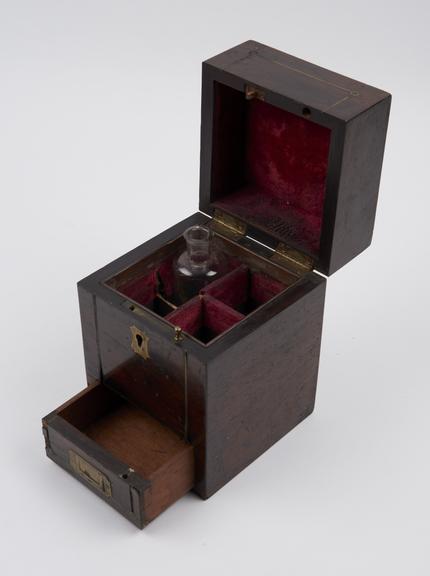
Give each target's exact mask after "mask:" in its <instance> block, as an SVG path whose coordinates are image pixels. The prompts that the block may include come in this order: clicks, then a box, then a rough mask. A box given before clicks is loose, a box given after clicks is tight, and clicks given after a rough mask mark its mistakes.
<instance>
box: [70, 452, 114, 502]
mask: <svg viewBox="0 0 430 576" xmlns="http://www.w3.org/2000/svg"><path fill="white" fill-rule="evenodd" d="M69 461H70V466H71V467H72V468H73V470H74V471H75V472H76V474H78V476H80V477H81V478H83V479H84V480H85V481H86V482H88V484H90V485H91V486H92V487H93V488H97V490H100V492H102V493H103V494H104V495H105V496H107V497H108V498H110V497H111V496H112V486H111V483H110V482H109V479H108V478H107V476H106V475H105V474H103V473H102V472H100V470H97V468H95V467H94V466H93V465H92V464H90V463H89V462H87V461H86V460H84V459H83V458H82V456H79V454H76V452H73V450H69Z"/></svg>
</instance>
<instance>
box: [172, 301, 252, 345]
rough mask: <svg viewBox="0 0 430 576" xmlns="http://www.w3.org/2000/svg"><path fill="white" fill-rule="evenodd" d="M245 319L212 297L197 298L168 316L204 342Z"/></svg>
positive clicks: (175, 324)
mask: <svg viewBox="0 0 430 576" xmlns="http://www.w3.org/2000/svg"><path fill="white" fill-rule="evenodd" d="M243 318H244V316H243V314H240V313H239V312H237V311H236V310H234V309H233V308H230V307H229V306H226V305H225V304H224V303H223V302H220V301H219V300H215V298H211V297H210V296H196V297H195V298H193V299H192V300H189V301H188V302H186V303H185V304H184V305H183V306H181V307H180V308H178V309H177V310H175V311H174V312H171V313H170V314H168V315H167V316H166V320H168V321H169V322H170V323H171V324H173V325H174V326H179V327H180V328H182V330H184V331H185V332H187V333H188V334H191V335H192V336H196V337H197V338H199V339H201V340H203V341H204V342H208V341H210V340H212V339H213V338H215V337H216V336H218V335H219V334H222V333H223V332H225V331H226V330H228V329H229V328H231V327H232V326H234V325H235V324H237V323H238V322H240V321H241V320H243Z"/></svg>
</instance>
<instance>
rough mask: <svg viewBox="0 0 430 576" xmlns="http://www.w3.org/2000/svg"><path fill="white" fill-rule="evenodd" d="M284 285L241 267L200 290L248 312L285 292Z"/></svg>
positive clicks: (260, 273)
mask: <svg viewBox="0 0 430 576" xmlns="http://www.w3.org/2000/svg"><path fill="white" fill-rule="evenodd" d="M285 288H286V286H285V284H282V283H281V282H278V281H277V280H275V279H274V278H271V277H270V276H267V274H263V273H262V272H252V271H250V270H249V268H247V267H246V266H241V267H240V268H237V269H236V270H233V272H230V274H227V275H226V276H223V277H222V278H220V279H219V280H216V281H215V282H212V284H209V285H208V286H207V287H206V288H204V289H203V290H202V294H207V295H209V296H212V297H213V298H216V299H217V300H220V301H221V302H224V304H227V305H228V306H231V307H232V308H235V309H236V310H239V311H241V312H244V311H246V312H250V311H252V310H253V309H255V308H258V306H261V305H262V304H264V303H265V302H268V301H269V300H270V299H271V298H273V297H274V296H276V294H279V293H280V292H282V291H283V290H285Z"/></svg>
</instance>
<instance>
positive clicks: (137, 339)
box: [136, 334, 143, 348]
mask: <svg viewBox="0 0 430 576" xmlns="http://www.w3.org/2000/svg"><path fill="white" fill-rule="evenodd" d="M136 342H137V345H138V346H139V348H142V344H143V338H142V336H141V335H140V334H136Z"/></svg>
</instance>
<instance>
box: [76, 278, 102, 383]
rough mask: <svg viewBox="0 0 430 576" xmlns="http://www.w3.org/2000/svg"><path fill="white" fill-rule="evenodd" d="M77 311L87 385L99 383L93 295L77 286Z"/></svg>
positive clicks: (99, 373) (99, 369)
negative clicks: (79, 317) (78, 311)
mask: <svg viewBox="0 0 430 576" xmlns="http://www.w3.org/2000/svg"><path fill="white" fill-rule="evenodd" d="M78 297H79V310H80V315H81V328H82V340H83V345H84V357H85V370H86V374H87V383H88V384H89V385H91V384H95V383H97V382H100V381H101V365H100V354H99V347H98V337H97V317H96V307H95V295H94V294H91V292H89V291H88V290H86V289H85V288H84V287H83V286H82V285H81V284H78Z"/></svg>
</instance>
